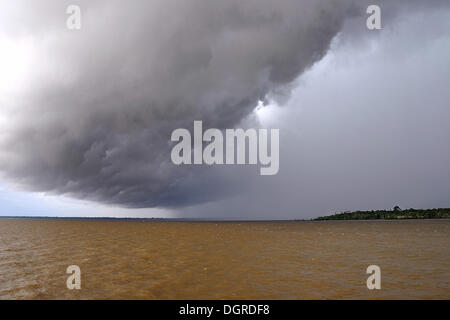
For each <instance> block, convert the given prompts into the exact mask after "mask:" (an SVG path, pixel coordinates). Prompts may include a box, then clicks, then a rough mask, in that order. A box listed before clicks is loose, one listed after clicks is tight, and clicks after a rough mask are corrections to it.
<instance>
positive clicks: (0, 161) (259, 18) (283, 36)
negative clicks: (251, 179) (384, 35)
mask: <svg viewBox="0 0 450 320" xmlns="http://www.w3.org/2000/svg"><path fill="white" fill-rule="evenodd" d="M377 2H378V3H380V4H381V6H382V8H383V6H385V7H386V8H388V10H385V11H387V12H389V14H386V17H384V16H383V24H391V23H392V24H394V23H395V17H396V15H397V14H398V13H400V12H405V11H406V12H408V11H411V12H412V11H414V12H415V11H417V10H423V9H427V8H428V7H436V6H446V2H445V1H435V2H432V1H427V2H424V1H408V2H406V1H405V2H400V1H398V2H396V3H397V4H394V3H393V2H392V1H377ZM70 4H71V3H70V1H58V2H55V1H43V0H41V1H33V2H30V1H14V2H13V3H12V2H11V3H8V4H7V3H6V2H3V1H2V2H1V3H0V46H2V43H3V46H4V47H5V48H15V49H14V50H15V51H14V50H13V49H11V50H12V51H11V52H13V53H14V52H16V53H17V54H11V55H7V56H5V58H4V57H2V56H0V59H6V58H8V59H10V61H6V62H5V61H3V62H2V65H3V64H4V65H7V64H10V65H12V66H15V62H14V59H19V58H20V59H22V60H20V61H21V63H20V65H21V66H22V68H21V69H20V77H18V78H14V81H12V80H11V81H7V80H5V81H0V83H1V84H2V86H1V87H0V125H1V127H0V173H1V175H2V177H3V178H4V179H6V181H8V182H10V183H12V184H15V185H17V186H19V187H20V188H23V189H26V190H30V191H39V192H48V193H52V194H64V195H68V196H71V197H74V198H79V199H86V200H92V201H96V202H101V203H106V204H112V205H118V206H122V207H129V208H151V207H184V206H189V205H194V204H202V203H208V202H212V201H222V200H223V199H225V198H227V197H229V196H231V195H234V194H236V193H238V192H242V190H243V189H245V188H247V187H251V185H250V186H249V185H247V184H245V183H241V182H240V180H239V178H242V177H248V176H249V175H251V174H252V173H253V172H251V173H250V172H249V170H247V169H242V168H238V169H236V170H234V169H228V168H227V169H224V168H217V167H214V166H212V167H205V166H198V167H196V166H175V165H174V164H172V162H171V158H170V151H171V146H172V145H173V143H172V142H171V141H170V136H171V132H172V131H173V130H174V129H176V128H188V129H191V128H192V124H193V121H194V120H201V121H203V125H204V127H210V128H219V129H225V128H234V127H236V126H240V125H247V126H259V125H260V124H259V122H258V119H257V117H256V116H255V115H254V112H253V111H254V109H255V107H256V106H257V105H258V103H259V102H260V101H262V102H263V103H267V102H268V101H269V100H271V101H278V102H280V103H281V102H283V101H286V100H287V98H288V97H289V95H290V93H291V90H292V85H293V81H294V80H296V79H297V78H298V77H299V76H301V75H302V74H303V73H304V72H305V71H306V70H308V69H309V68H311V67H312V66H313V65H314V64H315V63H316V62H318V61H320V60H321V59H322V58H323V57H324V56H325V55H326V54H327V52H329V50H330V45H331V44H332V41H333V39H335V38H336V36H337V35H341V36H342V37H343V38H346V39H349V40H353V39H355V41H356V39H359V38H361V37H362V36H363V35H364V34H366V33H367V32H368V31H367V29H366V24H365V20H366V18H367V14H366V8H367V6H368V4H370V3H369V1H350V0H348V1H337V0H336V1H334V0H329V1H315V0H307V1H299V0H279V1H273V0H246V1H237V0H227V1H207V0H190V1H173V0H163V1H128V2H124V1H118V0H111V1H92V0H91V1H77V5H79V6H80V8H81V12H82V24H81V29H80V30H68V29H67V27H66V19H67V14H66V11H65V10H66V7H67V6H68V5H70ZM21 52H22V53H23V55H20V54H18V53H21ZM0 54H1V53H0ZM16 64H17V63H16ZM0 72H1V71H0ZM292 125H293V126H295V123H293V124H292ZM281 170H289V168H283V167H281ZM292 170H295V169H292ZM233 172H234V173H233ZM236 172H238V173H236Z"/></svg>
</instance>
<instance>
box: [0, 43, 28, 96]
mask: <svg viewBox="0 0 450 320" xmlns="http://www.w3.org/2000/svg"><path fill="white" fill-rule="evenodd" d="M0 55H1V57H0V91H1V92H5V91H6V92H11V91H13V92H17V91H18V90H20V88H21V87H22V85H23V84H24V81H25V80H26V75H27V72H28V70H30V67H31V61H32V44H31V40H29V39H26V38H21V39H19V40H11V39H9V38H7V37H5V36H3V35H1V34H0Z"/></svg>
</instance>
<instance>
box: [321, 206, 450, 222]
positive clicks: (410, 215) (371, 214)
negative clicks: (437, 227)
mask: <svg viewBox="0 0 450 320" xmlns="http://www.w3.org/2000/svg"><path fill="white" fill-rule="evenodd" d="M383 219H385V220H396V219H450V208H437V209H404V210H402V209H400V207H399V206H395V207H394V208H393V209H392V210H372V211H351V212H350V211H348V212H341V213H336V214H333V215H331V216H326V217H319V218H316V219H314V220H383Z"/></svg>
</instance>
